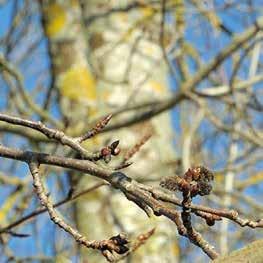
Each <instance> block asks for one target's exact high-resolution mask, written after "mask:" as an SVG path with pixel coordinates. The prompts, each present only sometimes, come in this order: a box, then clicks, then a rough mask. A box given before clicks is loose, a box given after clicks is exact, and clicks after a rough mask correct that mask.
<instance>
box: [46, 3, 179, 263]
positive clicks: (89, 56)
mask: <svg viewBox="0 0 263 263" xmlns="http://www.w3.org/2000/svg"><path fill="white" fill-rule="evenodd" d="M80 2H81V4H80ZM115 3H116V2H115V1H111V2H109V1H105V0H103V1H76V0H72V1H70V0H68V1H59V0H57V1H44V0H43V1H41V6H42V13H43V25H44V30H45V34H46V36H47V38H48V41H49V45H50V55H51V58H50V59H51V61H52V71H53V78H54V85H55V88H56V89H57V90H58V92H59V98H60V99H59V103H60V108H61V111H62V113H63V115H64V117H66V119H67V121H68V123H69V128H72V127H74V129H76V132H81V131H84V129H87V123H88V122H89V120H93V119H95V118H97V117H99V116H102V115H103V114H107V113H109V112H111V111H112V110H116V109H118V108H119V107H125V106H131V105H133V104H135V103H141V102H147V101H152V100H153V99H154V98H156V99H159V98H165V97H166V96H168V95H169V88H168V85H167V83H166V77H167V71H166V65H164V62H163V61H164V60H163V59H162V56H163V54H162V50H161V48H160V45H159V43H160V23H161V14H160V12H159V13H158V14H157V13H156V12H155V11H154V9H153V8H152V7H151V6H147V5H145V6H144V7H141V8H139V9H136V10H133V11H130V12H125V13H124V12H120V13H116V14H114V15H110V16H105V17H104V18H101V19H98V20H95V21H91V20H89V19H86V18H92V17H93V16H95V15H96V14H98V13H100V11H101V10H104V8H105V9H107V8H114V7H120V6H117V4H115ZM121 3H122V4H126V5H127V4H129V3H130V1H122V2H121ZM84 22H85V23H86V24H85V23H84ZM163 40H164V45H165V44H167V43H169V39H163ZM88 63H89V64H88ZM149 133H150V134H152V138H151V139H150V141H148V142H147V143H146V145H144V146H143V147H142V149H141V151H140V152H139V153H138V154H137V155H136V156H135V158H134V159H133V160H132V161H134V164H133V165H132V166H131V167H130V168H128V169H127V170H128V174H129V175H130V176H132V177H134V178H140V179H142V180H152V179H156V178H160V177H161V176H167V175H169V174H171V173H172V172H173V170H174V168H173V169H172V168H171V166H169V165H167V164H168V163H169V162H170V161H172V160H174V159H175V151H174V149H173V146H172V127H171V123H170V116H169V114H168V113H163V114H161V115H159V116H158V117H156V118H154V119H152V120H150V121H146V122H142V123H140V124H136V125H133V126H131V127H129V128H124V129H119V130H115V131H112V132H109V133H106V134H103V135H101V136H98V139H97V138H95V139H93V140H92V141H91V142H89V143H87V147H88V149H89V150H90V149H100V148H101V147H102V146H103V145H105V144H107V143H109V142H112V141H114V140H120V145H121V149H122V150H123V153H125V151H127V150H128V148H131V147H132V146H133V145H134V144H135V143H136V142H138V141H139V140H140V139H141V138H142V137H143V135H146V134H149ZM114 162H116V161H115V160H113V161H112V162H111V163H110V164H111V165H113V164H114ZM103 165H105V164H103ZM142 176H143V177H142ZM92 181H94V179H93V178H89V177H84V176H83V177H82V178H80V179H79V181H78V185H79V189H80V188H85V186H86V185H89V184H90V182H92ZM120 195H121V194H120V193H116V192H114V191H113V190H110V189H106V187H105V188H104V189H100V190H97V191H94V193H93V194H92V195H89V196H88V198H86V199H85V198H83V199H81V200H79V201H78V202H77V203H76V215H75V218H76V224H77V226H78V228H79V230H80V231H81V232H82V233H84V234H85V235H86V236H87V237H88V238H89V239H104V238H107V237H110V236H112V235H113V234H116V233H119V232H121V231H124V232H127V233H129V234H132V235H134V236H135V235H138V234H139V233H142V232H145V231H147V230H150V228H153V227H155V226H157V229H156V233H155V235H154V237H152V239H151V241H150V242H149V243H147V244H146V245H144V250H143V253H142V251H140V250H138V252H136V253H135V254H134V255H133V256H132V262H160V260H161V259H162V260H167V262H176V258H177V257H178V253H179V252H178V251H179V249H178V245H177V240H176V234H175V233H176V230H175V228H174V227H173V226H170V225H169V222H168V221H167V220H166V219H162V218H154V219H149V218H147V216H146V215H145V214H144V213H143V212H142V211H141V210H140V209H138V208H137V207H135V206H134V204H132V203H131V202H129V201H128V200H126V199H125V198H123V197H121V196H120ZM157 221H158V223H157ZM167 252H168V253H167ZM82 258H83V260H84V259H86V260H87V262H99V260H100V259H101V257H97V255H96V252H94V251H90V250H87V249H82ZM89 260H90V261H89ZM133 260H134V261H133ZM169 260H170V261H169Z"/></svg>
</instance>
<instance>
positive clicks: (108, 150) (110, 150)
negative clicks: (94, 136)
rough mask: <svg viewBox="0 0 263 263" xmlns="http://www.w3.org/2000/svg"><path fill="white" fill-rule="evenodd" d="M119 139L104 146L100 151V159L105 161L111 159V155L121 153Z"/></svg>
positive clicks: (107, 161)
mask: <svg viewBox="0 0 263 263" xmlns="http://www.w3.org/2000/svg"><path fill="white" fill-rule="evenodd" d="M118 145H119V141H115V142H113V143H112V144H110V145H109V146H106V147H103V148H102V149H101V151H100V154H99V157H98V159H103V160H104V162H105V163H109V162H110V161H111V156H112V155H113V156H116V155H118V154H119V153H120V151H121V150H120V148H119V147H118Z"/></svg>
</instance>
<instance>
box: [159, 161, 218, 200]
mask: <svg viewBox="0 0 263 263" xmlns="http://www.w3.org/2000/svg"><path fill="white" fill-rule="evenodd" d="M213 179H214V175H213V173H212V172H211V171H209V170H208V169H207V168H205V167H203V166H196V167H194V168H189V169H188V171H187V172H186V173H185V174H184V175H183V177H180V176H177V175H175V176H170V177H166V178H164V179H163V180H162V181H161V182H160V186H161V187H164V188H166V189H168V190H170V191H176V190H179V191H180V192H182V193H186V192H187V193H190V195H191V197H194V196H196V195H201V196H203V195H208V194H210V192H211V190H212V185H211V181H213Z"/></svg>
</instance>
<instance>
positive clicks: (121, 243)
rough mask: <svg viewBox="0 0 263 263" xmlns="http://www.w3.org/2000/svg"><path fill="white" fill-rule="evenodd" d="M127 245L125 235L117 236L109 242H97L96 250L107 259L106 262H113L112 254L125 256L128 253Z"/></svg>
mask: <svg viewBox="0 0 263 263" xmlns="http://www.w3.org/2000/svg"><path fill="white" fill-rule="evenodd" d="M128 243H129V241H128V239H127V237H126V235H124V234H119V235H117V236H113V237H111V238H110V239H109V240H103V241H100V242H99V245H98V248H99V249H100V250H101V252H102V254H103V255H104V256H105V257H106V258H107V260H108V261H110V262H113V261H115V260H114V255H113V252H115V253H117V254H120V255H121V254H125V253H126V252H128V251H129V248H128V247H127V244H128Z"/></svg>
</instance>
